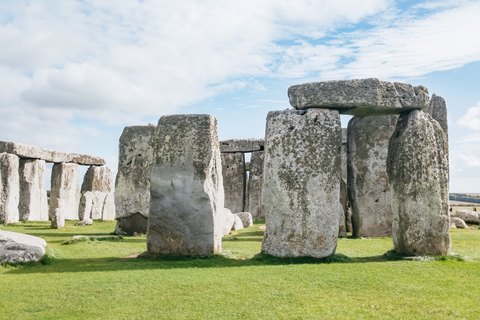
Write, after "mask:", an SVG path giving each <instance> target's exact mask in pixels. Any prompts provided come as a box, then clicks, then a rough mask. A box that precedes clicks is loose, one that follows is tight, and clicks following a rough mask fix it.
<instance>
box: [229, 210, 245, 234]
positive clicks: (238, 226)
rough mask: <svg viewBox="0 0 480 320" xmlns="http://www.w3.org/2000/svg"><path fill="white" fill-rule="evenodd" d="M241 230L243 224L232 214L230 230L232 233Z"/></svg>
mask: <svg viewBox="0 0 480 320" xmlns="http://www.w3.org/2000/svg"><path fill="white" fill-rule="evenodd" d="M242 229H243V223H242V219H240V217H239V216H238V215H237V214H235V213H234V214H233V225H232V230H233V231H238V230H242Z"/></svg>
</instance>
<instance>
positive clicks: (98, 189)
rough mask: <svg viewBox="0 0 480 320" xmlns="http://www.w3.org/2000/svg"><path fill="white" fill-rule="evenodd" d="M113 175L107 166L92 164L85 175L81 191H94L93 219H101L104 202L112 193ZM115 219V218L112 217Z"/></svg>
mask: <svg viewBox="0 0 480 320" xmlns="http://www.w3.org/2000/svg"><path fill="white" fill-rule="evenodd" d="M112 187H113V175H112V171H111V170H110V169H109V168H108V167H107V166H90V168H88V170H87V172H86V173H85V176H84V177H83V183H82V189H81V193H82V194H84V193H85V192H92V194H93V197H92V211H91V215H90V217H91V218H92V219H101V218H102V210H103V204H104V203H105V198H106V197H107V195H108V194H112ZM112 220H113V219H112Z"/></svg>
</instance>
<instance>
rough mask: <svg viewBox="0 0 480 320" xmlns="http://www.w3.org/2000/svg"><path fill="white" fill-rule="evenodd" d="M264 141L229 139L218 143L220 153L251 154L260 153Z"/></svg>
mask: <svg viewBox="0 0 480 320" xmlns="http://www.w3.org/2000/svg"><path fill="white" fill-rule="evenodd" d="M264 145H265V139H230V140H223V141H220V152H222V153H227V152H253V151H262V150H263V148H264Z"/></svg>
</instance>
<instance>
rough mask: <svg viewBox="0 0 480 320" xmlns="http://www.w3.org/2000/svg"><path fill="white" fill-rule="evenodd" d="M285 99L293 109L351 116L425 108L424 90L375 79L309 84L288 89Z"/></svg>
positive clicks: (425, 93)
mask: <svg viewBox="0 0 480 320" xmlns="http://www.w3.org/2000/svg"><path fill="white" fill-rule="evenodd" d="M288 98H289V100H290V104H291V105H292V107H294V108H296V109H307V108H327V109H336V110H338V111H339V112H340V113H341V114H351V115H355V116H370V115H385V114H398V113H401V112H405V111H408V110H412V109H424V108H426V107H427V105H428V101H429V97H428V90H427V88H425V87H423V86H418V87H413V86H412V85H410V84H407V83H399V82H393V83H392V82H384V81H379V80H378V79H374V78H371V79H356V80H334V81H325V82H310V83H304V84H300V85H295V86H291V87H290V88H288Z"/></svg>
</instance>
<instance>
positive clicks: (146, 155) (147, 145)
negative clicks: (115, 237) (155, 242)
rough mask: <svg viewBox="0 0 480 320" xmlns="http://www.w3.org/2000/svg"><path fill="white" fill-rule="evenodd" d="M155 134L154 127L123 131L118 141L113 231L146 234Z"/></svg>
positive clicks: (137, 127)
mask: <svg viewBox="0 0 480 320" xmlns="http://www.w3.org/2000/svg"><path fill="white" fill-rule="evenodd" d="M155 130H156V126H155V125H148V126H132V127H125V129H124V130H123V133H122V135H121V137H120V141H119V146H118V172H117V178H116V180H115V211H116V213H115V217H116V219H117V229H119V230H121V231H123V232H126V233H129V234H133V233H134V232H137V233H147V219H148V215H149V208H150V174H151V172H152V166H153V162H154V159H153V155H154V147H155Z"/></svg>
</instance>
